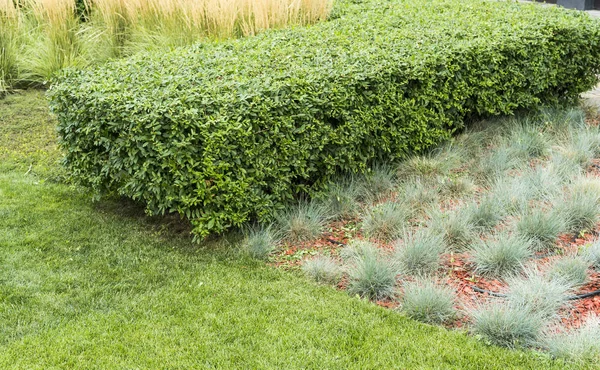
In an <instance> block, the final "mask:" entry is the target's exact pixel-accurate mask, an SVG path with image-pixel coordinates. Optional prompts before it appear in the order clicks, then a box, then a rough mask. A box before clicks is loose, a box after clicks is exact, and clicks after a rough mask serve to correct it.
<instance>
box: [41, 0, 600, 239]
mask: <svg viewBox="0 0 600 370" xmlns="http://www.w3.org/2000/svg"><path fill="white" fill-rule="evenodd" d="M442 15H443V16H442ZM506 19H510V20H511V21H510V22H506ZM599 35H600V25H599V24H597V23H596V22H594V21H593V20H590V19H587V18H586V17H585V16H583V15H579V14H577V13H574V12H564V11H562V10H559V9H553V8H552V9H551V8H542V7H536V6H532V5H527V4H517V3H510V2H493V3H488V2H478V1H474V2H472V3H469V6H464V3H463V1H459V0H450V1H448V0H432V1H430V2H429V3H428V6H426V7H425V6H422V2H421V1H416V0H412V1H405V2H402V3H397V2H395V1H391V0H390V1H388V0H384V1H383V3H382V2H375V1H364V2H348V3H342V4H340V5H339V8H338V10H337V11H336V18H335V19H332V20H330V21H328V22H322V23H319V24H317V25H314V26H312V27H304V28H302V27H296V28H291V29H286V30H280V31H272V32H265V33H262V34H260V35H258V36H255V37H249V38H244V39H240V40H229V41H224V42H218V43H211V42H206V43H200V44H197V45H195V46H192V47H188V48H179V49H176V50H174V51H172V52H168V53H164V52H162V51H161V52H157V53H143V54H140V55H137V56H134V57H133V58H130V59H128V60H123V61H114V62H111V63H108V64H107V65H105V66H103V67H100V68H95V69H93V70H92V69H90V70H85V71H79V70H74V69H73V70H70V71H68V72H66V73H64V74H62V76H61V77H60V78H59V79H57V80H56V83H55V84H54V85H53V87H52V89H51V90H50V92H49V97H50V99H51V106H52V111H53V112H54V113H55V114H56V115H57V117H58V120H59V122H60V123H59V129H58V130H59V134H60V137H61V145H62V148H63V149H64V151H65V154H66V157H65V162H64V163H65V164H66V166H67V167H68V169H69V170H70V172H71V174H72V175H73V178H74V179H75V180H77V181H78V182H80V183H81V184H84V185H87V186H91V187H92V188H93V189H94V190H95V191H97V192H99V193H104V192H113V193H118V194H121V195H123V196H127V197H130V198H133V199H136V200H139V201H141V202H143V203H144V204H146V206H147V210H148V212H149V213H150V214H157V213H163V212H166V211H177V212H179V213H180V214H182V215H185V216H186V217H187V218H189V219H190V220H191V222H192V223H193V225H194V232H195V233H196V234H197V235H198V236H200V237H204V236H206V235H208V234H209V233H211V232H221V231H223V230H226V229H228V228H230V227H232V226H236V225H240V224H242V223H244V222H245V221H247V220H251V219H258V220H259V221H260V220H265V219H269V218H271V217H272V216H273V213H274V210H275V211H278V210H281V209H283V208H284V207H285V206H286V204H287V203H288V202H289V201H290V200H291V199H292V198H293V197H294V196H297V195H299V194H306V193H309V194H314V193H315V192H318V191H319V190H320V189H322V187H323V186H324V184H326V183H327V182H328V181H329V179H330V178H331V177H332V176H334V175H335V174H337V173H340V172H342V173H357V172H364V171H365V169H366V168H367V166H368V165H369V164H371V163H373V162H376V161H379V160H387V161H391V162H393V161H395V160H397V159H399V158H403V157H406V155H407V153H411V152H422V151H424V150H425V149H426V148H429V147H431V146H432V145H435V144H438V143H440V142H441V141H443V140H445V139H447V138H449V137H450V136H451V134H452V133H453V132H455V130H456V129H457V128H460V127H461V126H463V122H464V121H465V119H471V118H474V117H476V116H477V117H481V116H489V115H499V114H510V113H512V112H514V111H515V110H517V109H520V108H531V107H535V106H537V105H539V104H542V103H543V104H552V103H566V102H574V101H576V100H577V98H578V93H579V92H582V91H587V90H589V89H590V88H592V87H593V86H594V85H595V83H596V73H597V72H599V70H598V69H599V68H598V64H597V61H598V59H599V58H600V45H597V44H595V43H590V42H589V40H593V39H596V38H598V37H599ZM549 70H551V71H553V73H551V74H548V73H547V71H549Z"/></svg>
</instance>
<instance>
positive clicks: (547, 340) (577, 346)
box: [541, 314, 600, 365]
mask: <svg viewBox="0 0 600 370" xmlns="http://www.w3.org/2000/svg"><path fill="white" fill-rule="evenodd" d="M541 346H542V347H543V348H544V349H545V350H546V351H548V352H549V353H550V355H552V356H553V357H555V358H559V359H562V360H566V361H567V362H574V363H577V364H580V365H598V363H599V362H600V319H599V318H598V316H596V315H595V314H591V315H590V316H588V317H587V319H586V321H585V323H584V324H583V325H582V326H581V327H579V328H572V329H568V330H564V329H563V330H558V329H556V328H554V329H551V330H547V331H545V333H544V338H543V339H542V340H541Z"/></svg>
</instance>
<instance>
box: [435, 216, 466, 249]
mask: <svg viewBox="0 0 600 370" xmlns="http://www.w3.org/2000/svg"><path fill="white" fill-rule="evenodd" d="M430 227H431V229H432V230H435V232H437V233H439V234H441V235H442V237H443V241H444V244H445V246H446V249H449V250H453V251H458V252H461V251H464V250H465V249H467V248H468V247H469V245H471V243H472V242H473V240H475V238H476V237H477V235H475V233H474V231H473V227H472V225H471V223H470V222H469V219H468V218H467V217H463V215H462V214H461V213H460V212H456V211H455V212H448V213H442V212H433V213H432V214H431V222H430Z"/></svg>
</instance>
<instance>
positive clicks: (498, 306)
mask: <svg viewBox="0 0 600 370" xmlns="http://www.w3.org/2000/svg"><path fill="white" fill-rule="evenodd" d="M471 316H472V318H473V327H472V330H473V332H474V333H475V334H476V335H480V336H481V337H482V338H483V339H484V340H485V341H486V342H488V343H490V344H495V345H497V346H501V347H508V348H522V347H529V346H532V345H535V344H537V343H538V341H539V338H540V334H541V333H542V329H543V328H544V326H545V325H546V320H545V319H544V317H542V316H540V315H538V314H535V313H531V312H530V311H529V310H527V309H524V307H519V306H517V305H509V304H508V303H506V302H496V303H493V304H486V305H482V306H480V307H478V308H476V309H474V310H472V311H471Z"/></svg>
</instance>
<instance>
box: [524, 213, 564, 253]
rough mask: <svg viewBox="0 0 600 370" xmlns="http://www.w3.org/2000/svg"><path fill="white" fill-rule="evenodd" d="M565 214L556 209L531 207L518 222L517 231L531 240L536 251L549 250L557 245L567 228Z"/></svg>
mask: <svg viewBox="0 0 600 370" xmlns="http://www.w3.org/2000/svg"><path fill="white" fill-rule="evenodd" d="M565 216H566V215H564V214H562V213H560V212H556V211H547V210H543V209H540V208H535V209H530V210H529V211H527V212H526V213H524V214H523V215H522V216H521V218H520V219H519V221H518V222H517V226H516V232H517V234H518V235H520V236H521V237H523V238H525V239H527V240H529V241H530V242H531V247H532V248H533V250H534V251H538V252H540V251H549V250H552V249H554V248H555V247H556V241H557V239H558V236H559V235H560V234H561V233H563V232H565V231H566V230H567V224H568V222H567V220H566V219H565Z"/></svg>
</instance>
